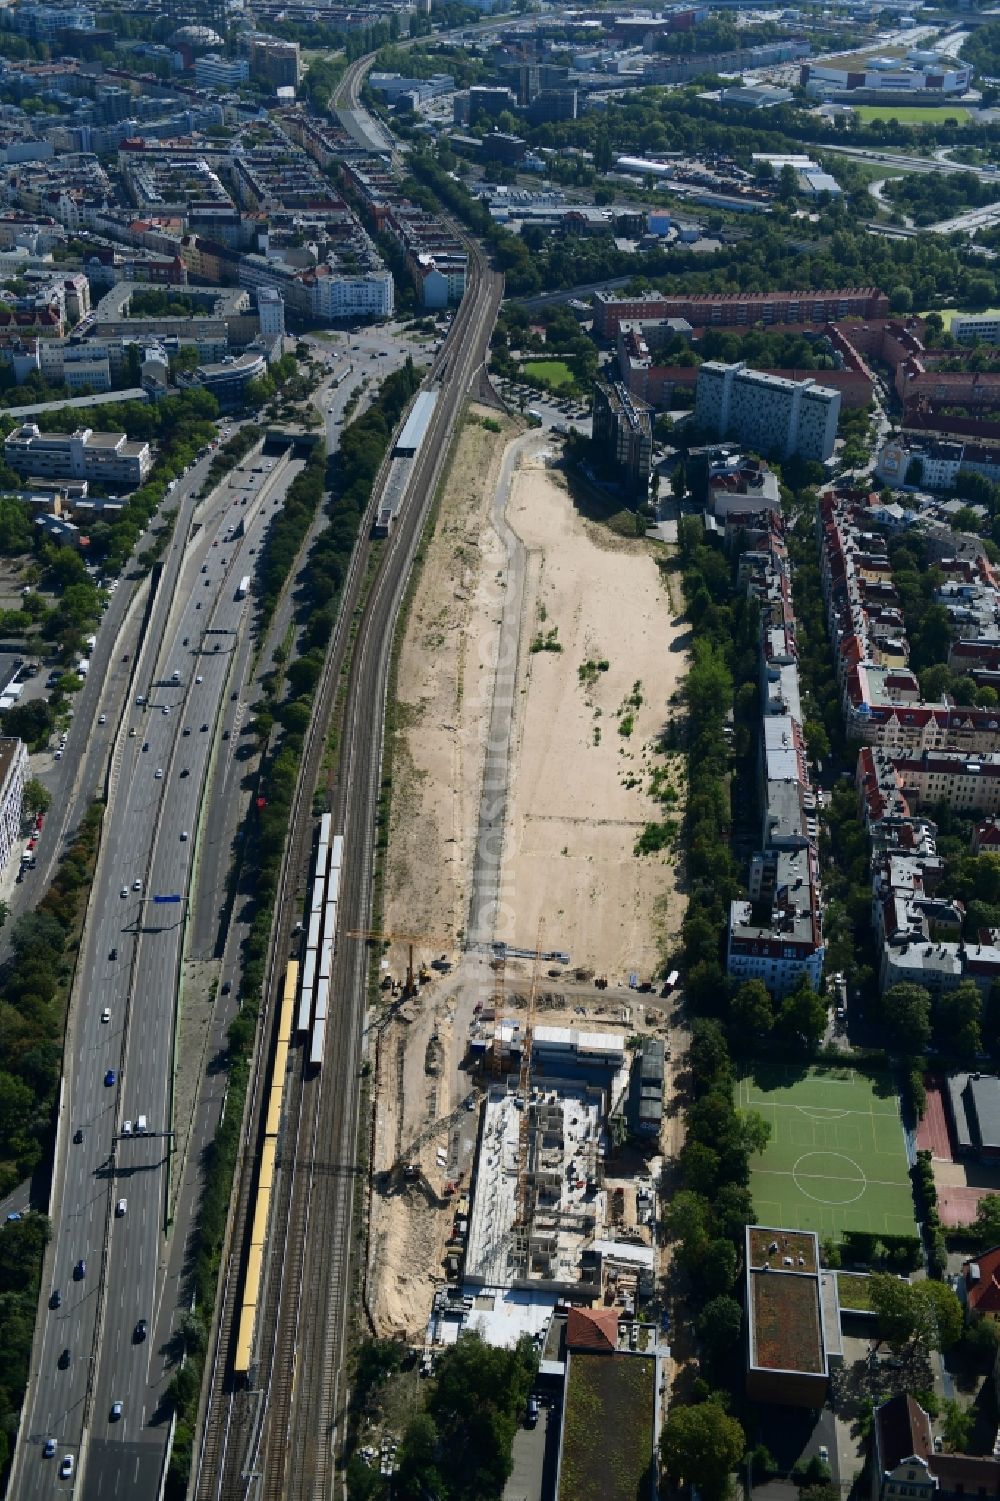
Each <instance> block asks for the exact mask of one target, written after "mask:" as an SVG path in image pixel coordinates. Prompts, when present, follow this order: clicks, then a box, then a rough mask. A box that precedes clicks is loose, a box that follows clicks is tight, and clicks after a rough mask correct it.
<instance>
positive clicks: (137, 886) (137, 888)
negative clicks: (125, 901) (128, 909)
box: [132, 877, 142, 891]
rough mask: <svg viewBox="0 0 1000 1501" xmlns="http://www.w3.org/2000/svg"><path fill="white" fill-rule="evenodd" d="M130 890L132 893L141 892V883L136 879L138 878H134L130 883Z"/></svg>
mask: <svg viewBox="0 0 1000 1501" xmlns="http://www.w3.org/2000/svg"><path fill="white" fill-rule="evenodd" d="M132 890H133V891H141V890H142V882H141V881H140V880H139V879H138V877H136V879H135V880H134V881H133V882H132Z"/></svg>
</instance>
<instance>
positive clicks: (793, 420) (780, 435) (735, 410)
mask: <svg viewBox="0 0 1000 1501" xmlns="http://www.w3.org/2000/svg"><path fill="white" fill-rule="evenodd" d="M840 402H841V397H840V392H839V391H834V390H832V389H831V388H830V387H829V386H820V385H817V384H816V382H815V381H812V380H802V381H792V380H786V379H784V377H782V376H778V375H766V374H764V373H763V372H762V371H759V370H750V369H748V368H747V366H746V364H745V363H744V362H743V361H742V360H741V361H739V362H738V363H736V364H734V365H724V364H722V363H721V362H719V361H717V360H707V361H706V362H705V364H703V365H701V366H700V367H699V370H698V386H697V394H696V397H695V422H696V423H697V425H698V426H699V427H704V428H708V429H709V430H710V431H712V432H713V433H715V434H717V435H718V436H719V437H720V438H725V437H730V436H732V437H736V438H738V439H739V440H740V442H742V443H746V444H747V445H748V446H750V447H753V448H758V449H763V450H764V452H766V453H777V454H780V455H781V456H782V457H784V458H790V457H791V456H792V455H793V454H797V455H799V456H800V457H801V458H804V459H816V460H818V461H819V462H823V461H824V460H826V459H828V458H829V457H830V455H831V454H832V453H833V448H834V443H835V442H836V437H837V421H838V419H839V417H840Z"/></svg>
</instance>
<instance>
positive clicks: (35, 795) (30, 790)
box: [24, 777, 52, 818]
mask: <svg viewBox="0 0 1000 1501" xmlns="http://www.w3.org/2000/svg"><path fill="white" fill-rule="evenodd" d="M51 807H52V793H51V792H50V791H49V789H48V788H47V787H45V786H43V785H42V783H41V782H40V781H39V780H38V778H37V777H29V778H28V780H27V781H26V782H25V784H24V811H25V813H27V815H28V817H29V818H37V817H38V815H39V813H47V812H48V811H49V809H50V808H51Z"/></svg>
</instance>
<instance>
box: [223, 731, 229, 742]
mask: <svg viewBox="0 0 1000 1501" xmlns="http://www.w3.org/2000/svg"><path fill="white" fill-rule="evenodd" d="M222 738H223V740H228V739H229V731H228V730H223V732H222Z"/></svg>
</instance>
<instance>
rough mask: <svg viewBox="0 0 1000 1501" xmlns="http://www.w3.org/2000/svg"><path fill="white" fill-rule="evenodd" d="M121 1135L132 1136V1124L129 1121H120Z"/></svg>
mask: <svg viewBox="0 0 1000 1501" xmlns="http://www.w3.org/2000/svg"><path fill="white" fill-rule="evenodd" d="M122 1135H123V1136H131V1135H132V1122H131V1121H122Z"/></svg>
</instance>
